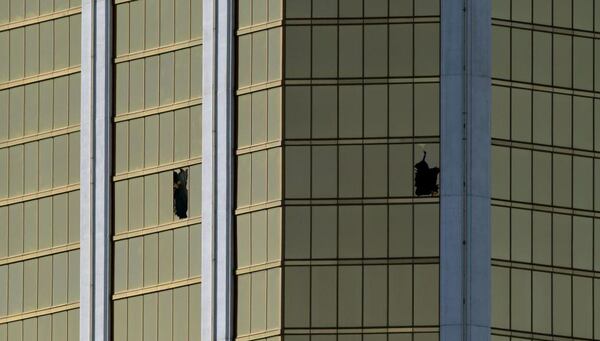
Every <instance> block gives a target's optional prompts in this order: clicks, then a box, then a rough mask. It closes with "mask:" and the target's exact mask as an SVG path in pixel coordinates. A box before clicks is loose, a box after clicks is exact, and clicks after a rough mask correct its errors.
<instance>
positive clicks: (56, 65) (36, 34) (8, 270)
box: [0, 0, 81, 341]
mask: <svg viewBox="0 0 600 341" xmlns="http://www.w3.org/2000/svg"><path fill="white" fill-rule="evenodd" d="M80 21H81V3H80V1H79V0H71V1H69V0H54V1H53V0H10V1H8V0H3V1H0V61H1V62H0V341H9V340H10V341H20V340H26V341H31V340H39V341H41V340H53V341H58V340H71V341H74V340H78V339H79V310H78V308H79V145H80V143H79V139H80V138H79V130H80V125H79V116H80V64H81V61H80V54H81V46H80V45H81V44H80V41H81V24H80Z"/></svg>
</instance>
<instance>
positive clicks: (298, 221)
mask: <svg viewBox="0 0 600 341" xmlns="http://www.w3.org/2000/svg"><path fill="white" fill-rule="evenodd" d="M438 210H439V206H438V205H437V204H416V205H364V206H287V207H286V208H285V211H284V212H285V241H284V243H285V247H284V250H285V258H286V259H344V258H345V259H359V258H411V257H437V256H438V255H439V214H438ZM253 241H254V240H253ZM253 250H254V248H253Z"/></svg>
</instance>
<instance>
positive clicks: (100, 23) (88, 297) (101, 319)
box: [79, 0, 112, 341]
mask: <svg viewBox="0 0 600 341" xmlns="http://www.w3.org/2000/svg"><path fill="white" fill-rule="evenodd" d="M110 6H111V3H110V2H109V1H108V0H83V1H82V22H81V25H82V27H81V47H82V48H81V54H82V56H81V151H80V153H81V167H80V172H81V197H80V203H81V214H80V222H81V224H80V236H81V237H80V238H81V253H80V257H81V258H80V274H81V275H80V276H81V277H80V315H79V316H80V322H79V323H80V340H94V341H108V340H109V338H110V335H111V333H110V290H111V285H110V283H111V282H110V278H111V277H110V274H111V273H110V264H111V258H110V255H111V253H110V233H111V229H110V222H111V203H110V198H111V196H110V172H111V169H112V165H111V160H112V158H111V137H110V133H111V123H110V119H111V107H112V106H111V103H112V102H111V100H112V99H111V78H112V75H111V66H112V62H111V55H112V51H111V46H112V43H111V29H110V28H111V12H110Z"/></svg>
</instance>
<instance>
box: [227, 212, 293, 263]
mask: <svg viewBox="0 0 600 341" xmlns="http://www.w3.org/2000/svg"><path fill="white" fill-rule="evenodd" d="M281 212H282V208H281V207H276V208H272V209H268V210H262V211H256V212H252V213H248V214H241V215H238V216H237V223H236V238H237V244H236V255H237V263H236V265H237V267H238V268H242V267H246V266H249V265H257V264H263V263H266V262H273V261H278V260H280V259H281V219H282V218H281Z"/></svg>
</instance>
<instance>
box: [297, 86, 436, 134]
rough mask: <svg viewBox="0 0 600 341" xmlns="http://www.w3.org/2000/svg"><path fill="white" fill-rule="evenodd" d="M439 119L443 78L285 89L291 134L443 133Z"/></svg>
mask: <svg viewBox="0 0 600 341" xmlns="http://www.w3.org/2000/svg"><path fill="white" fill-rule="evenodd" d="M438 122H439V85H438V84H437V83H422V84H421V83H417V84H389V85H387V84H377V85H341V86H313V87H309V86H290V87H286V89H285V137H286V139H308V138H313V139H315V138H363V137H365V138H376V137H409V136H437V135H439V123H438Z"/></svg>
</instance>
